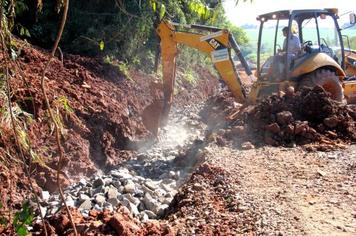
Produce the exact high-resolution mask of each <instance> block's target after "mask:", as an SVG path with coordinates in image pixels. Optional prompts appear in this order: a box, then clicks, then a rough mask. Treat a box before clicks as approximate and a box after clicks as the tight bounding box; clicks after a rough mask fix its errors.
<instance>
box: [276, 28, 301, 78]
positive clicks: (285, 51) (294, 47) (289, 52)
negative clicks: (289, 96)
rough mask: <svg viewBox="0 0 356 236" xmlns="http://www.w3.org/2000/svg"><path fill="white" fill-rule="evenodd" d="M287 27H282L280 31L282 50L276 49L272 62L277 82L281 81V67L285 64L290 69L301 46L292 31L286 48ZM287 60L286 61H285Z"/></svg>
mask: <svg viewBox="0 0 356 236" xmlns="http://www.w3.org/2000/svg"><path fill="white" fill-rule="evenodd" d="M288 31H289V28H288V27H284V28H283V29H282V32H283V36H284V37H285V39H284V41H283V48H282V49H278V54H277V55H275V57H274V60H273V65H274V66H273V74H274V77H275V78H276V79H277V80H283V79H284V78H283V67H284V64H285V63H287V65H288V66H289V67H291V66H292V65H291V62H292V61H293V59H294V58H295V57H296V56H297V55H298V54H299V53H300V52H301V44H300V40H299V38H298V36H297V35H296V32H295V31H294V30H292V31H291V35H290V37H289V40H288V41H289V42H288V48H287V37H288ZM285 60H287V61H285Z"/></svg>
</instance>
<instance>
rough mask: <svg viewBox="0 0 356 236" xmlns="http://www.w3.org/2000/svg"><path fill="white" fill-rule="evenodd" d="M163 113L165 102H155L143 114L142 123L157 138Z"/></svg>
mask: <svg viewBox="0 0 356 236" xmlns="http://www.w3.org/2000/svg"><path fill="white" fill-rule="evenodd" d="M162 112H163V101H161V100H155V101H153V102H152V103H151V104H150V105H148V106H147V107H145V109H144V110H143V113H142V123H143V124H144V126H145V127H146V129H147V130H148V131H150V132H151V133H152V134H153V135H154V136H155V137H157V135H158V128H159V127H160V123H161V115H162Z"/></svg>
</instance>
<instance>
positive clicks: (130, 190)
mask: <svg viewBox="0 0 356 236" xmlns="http://www.w3.org/2000/svg"><path fill="white" fill-rule="evenodd" d="M124 192H126V193H133V192H135V183H134V182H132V181H128V182H127V184H126V185H125V186H124Z"/></svg>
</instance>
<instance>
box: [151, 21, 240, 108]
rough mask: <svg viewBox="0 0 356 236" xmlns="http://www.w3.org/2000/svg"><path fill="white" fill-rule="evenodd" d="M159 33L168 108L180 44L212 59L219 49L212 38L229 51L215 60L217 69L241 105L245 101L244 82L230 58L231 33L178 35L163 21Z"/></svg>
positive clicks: (184, 33)
mask: <svg viewBox="0 0 356 236" xmlns="http://www.w3.org/2000/svg"><path fill="white" fill-rule="evenodd" d="M157 33H158V35H159V36H160V39H161V52H162V64H163V88H164V95H165V99H168V101H167V105H168V106H170V105H171V103H172V97H173V88H174V81H175V69H176V66H175V64H176V63H175V60H176V55H177V44H178V43H181V44H184V45H187V46H189V47H192V48H196V49H198V50H199V51H201V52H204V53H206V54H208V55H209V56H210V57H211V58H212V59H213V53H215V52H216V51H217V49H216V48H214V45H212V43H211V42H210V43H209V41H210V40H211V39H214V40H215V41H218V43H219V45H222V46H224V49H226V55H224V58H223V59H222V60H216V61H214V60H213V63H214V65H215V68H216V69H217V71H218V72H219V74H220V76H221V78H222V79H223V80H224V82H225V83H226V84H227V86H228V88H229V89H230V91H231V92H232V93H233V95H234V96H235V97H236V99H237V100H238V101H239V102H245V95H244V94H243V89H242V85H241V81H240V78H239V77H238V74H237V73H236V71H235V65H234V63H233V61H232V60H231V56H230V50H231V46H230V44H229V34H230V33H229V31H228V30H221V31H219V32H217V33H215V34H214V33H212V34H211V36H210V35H203V34H196V33H191V32H178V31H175V29H174V27H173V26H172V25H170V24H169V23H168V22H164V21H163V22H161V23H160V25H159V26H158V28H157ZM227 55H228V56H227ZM165 102H166V101H165ZM168 112H169V111H168Z"/></svg>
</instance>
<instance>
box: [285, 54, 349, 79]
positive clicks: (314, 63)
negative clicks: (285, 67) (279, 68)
mask: <svg viewBox="0 0 356 236" xmlns="http://www.w3.org/2000/svg"><path fill="white" fill-rule="evenodd" d="M324 66H332V67H334V68H335V70H336V75H338V76H340V77H345V72H344V71H343V69H342V68H341V67H340V65H339V64H337V62H336V61H335V60H334V59H332V58H331V57H330V56H328V55H326V54H325V53H316V54H314V55H311V56H310V57H309V58H308V59H306V60H304V61H302V62H301V64H299V65H297V66H296V67H295V69H294V70H293V71H291V73H290V77H292V78H294V77H298V76H300V75H303V74H307V73H310V72H313V71H315V70H316V69H318V68H320V67H324Z"/></svg>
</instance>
